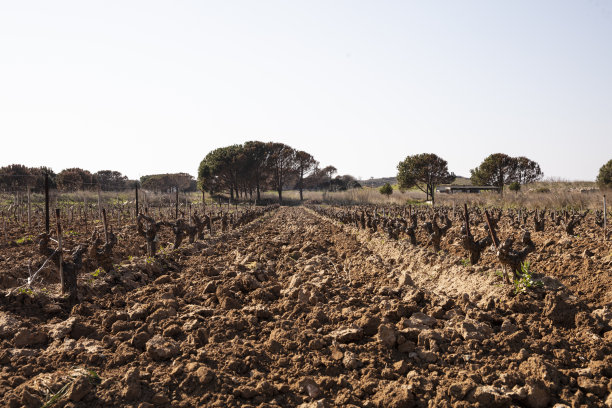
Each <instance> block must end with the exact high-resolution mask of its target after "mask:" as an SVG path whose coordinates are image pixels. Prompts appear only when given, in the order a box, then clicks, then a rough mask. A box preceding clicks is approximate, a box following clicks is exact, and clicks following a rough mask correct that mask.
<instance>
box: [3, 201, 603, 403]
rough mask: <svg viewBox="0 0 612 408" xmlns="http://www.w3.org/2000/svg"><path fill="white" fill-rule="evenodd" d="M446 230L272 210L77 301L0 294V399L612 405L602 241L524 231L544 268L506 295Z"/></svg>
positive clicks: (95, 280) (15, 255) (21, 253)
mask: <svg viewBox="0 0 612 408" xmlns="http://www.w3.org/2000/svg"><path fill="white" fill-rule="evenodd" d="M453 228H455V227H453ZM134 230H135V227H134ZM124 233H125V236H124V237H123V242H124V243H129V244H130V245H129V246H127V248H128V249H124V251H125V252H124V253H123V254H122V255H127V254H141V253H142V252H141V251H142V250H143V248H142V246H141V244H143V242H141V241H142V240H141V239H139V238H137V237H136V236H135V231H134V232H132V230H131V229H130V228H128V227H126V229H125V232H124ZM452 236H453V235H452V234H450V233H449V236H448V237H447V238H444V239H443V246H442V251H440V252H439V253H433V252H432V251H431V250H429V249H427V248H423V247H416V248H413V247H410V245H409V244H408V243H406V242H404V241H393V242H389V241H388V240H385V239H384V238H383V237H382V236H380V235H379V234H378V235H377V234H374V235H373V234H370V233H366V232H364V231H357V230H356V229H354V228H353V227H348V226H343V225H340V224H338V223H336V222H333V221H331V220H329V219H327V218H324V217H322V216H319V215H317V214H315V213H314V212H312V211H310V210H307V209H304V208H301V207H300V208H281V209H279V210H277V211H275V212H274V213H272V214H268V215H266V216H264V217H263V218H261V219H259V220H256V221H254V222H253V223H251V224H249V225H247V226H245V227H243V228H242V229H240V230H236V231H233V232H230V233H226V234H223V235H220V236H217V237H214V238H209V239H207V240H204V241H198V242H196V243H194V244H191V245H184V246H183V247H182V248H180V249H178V250H175V251H165V252H164V253H163V254H161V255H159V256H158V257H157V259H156V260H151V259H147V258H146V257H144V256H141V255H138V256H134V257H133V258H132V259H131V260H130V261H128V260H127V256H125V258H122V259H123V263H122V264H121V267H120V268H118V269H117V270H116V271H114V272H112V273H109V274H101V275H100V276H98V277H91V276H90V275H89V274H88V273H84V274H82V276H81V278H80V283H79V286H80V287H79V290H80V298H81V299H80V303H79V304H77V305H76V306H74V307H69V306H68V305H67V304H66V303H65V301H63V299H62V298H61V297H59V296H57V295H55V290H57V288H56V286H57V285H53V284H52V283H50V282H53V281H52V279H53V276H51V274H49V277H48V278H49V281H46V287H47V289H48V293H45V292H41V291H35V292H34V294H29V293H15V291H12V292H11V293H10V294H9V295H7V296H5V295H2V296H1V297H0V342H1V343H0V367H2V370H1V371H0V395H3V396H4V398H3V400H2V401H3V404H5V405H6V406H8V407H20V406H26V407H40V406H41V405H43V404H44V403H45V402H46V401H49V400H50V399H51V398H52V396H53V395H57V396H58V397H59V398H58V402H57V403H56V404H55V405H53V406H71V407H72V406H79V407H113V406H133V407H154V406H160V407H166V406H167V407H196V406H212V407H239V406H240V407H245V406H252V407H285V406H303V407H311V406H312V407H319V406H342V407H350V406H359V407H412V406H416V407H428V406H436V407H447V406H449V407H450V406H457V407H468V406H480V407H512V406H528V407H546V406H553V405H555V404H556V403H561V404H566V405H567V406H593V407H604V406H606V404H608V405H609V404H610V403H612V396H611V391H612V382H611V380H610V379H611V377H612V353H611V350H612V348H611V345H612V344H611V341H612V330H611V327H610V324H611V319H612V311H611V310H610V269H609V264H608V263H606V262H608V261H605V259H606V256H608V257H609V254H606V253H605V251H609V247H607V248H606V247H603V246H602V247H596V248H593V247H589V248H582V246H581V242H582V241H580V238H576V239H574V241H572V243H571V244H570V246H569V247H568V248H567V249H565V247H564V246H563V245H564V244H563V240H564V238H563V237H559V238H553V237H552V236H551V235H550V233H548V235H545V234H544V233H543V234H542V236H541V237H538V236H537V235H535V236H534V241H535V242H536V244H538V247H545V248H547V249H546V251H547V252H544V251H542V250H539V251H538V252H536V253H535V254H531V257H532V258H529V259H531V260H532V261H533V265H534V268H537V270H538V271H541V272H545V273H546V274H547V275H551V277H548V278H543V279H542V280H543V281H544V283H545V286H544V287H543V288H539V289H535V290H531V291H528V292H527V293H526V294H520V295H517V296H515V295H514V293H513V292H512V291H511V290H510V287H509V286H508V285H500V282H501V281H500V280H499V278H498V277H497V276H496V275H495V274H494V273H492V272H493V271H494V270H495V268H497V267H496V266H495V263H494V262H495V261H494V258H493V254H485V256H484V258H483V261H482V266H480V265H478V266H476V267H466V266H463V265H462V264H461V262H460V261H459V260H460V259H461V257H465V254H463V252H462V250H461V248H460V247H458V246H457V245H455V244H454V243H453V242H452V239H451V238H452ZM168 239H170V238H169V237H168ZM550 239H553V240H554V242H553V244H550V245H546V246H545V245H543V244H544V243H545V242H546V241H547V240H550ZM121 242H122V240H121V239H120V245H121ZM124 248H126V247H125V246H124ZM586 249H588V250H589V251H592V252H593V254H592V255H589V254H585V255H588V257H587V258H580V257H578V258H576V257H577V256H578V255H580V254H583V253H584V251H585V250H586ZM28 251H29V252H28ZM31 252H32V248H31V246H30V247H29V246H27V245H26V246H23V247H11V248H4V249H3V250H2V251H1V252H0V256H2V257H3V258H2V262H3V263H2V266H3V268H4V267H5V266H7V265H13V267H12V268H11V269H4V270H2V271H1V272H2V274H3V275H6V274H10V273H11V270H13V271H14V270H17V269H18V270H19V271H21V272H20V273H21V274H23V267H22V266H20V265H23V263H24V262H25V263H26V265H27V257H29V256H32V255H31ZM538 257H539V258H538ZM7 258H11V259H9V260H7ZM585 259H586V260H585ZM589 259H590V260H591V261H592V263H589ZM595 270H599V271H601V272H599V273H594V271H595ZM2 274H0V276H2ZM573 275H575V278H574V277H573ZM587 276H588V277H589V279H588V280H587V279H586V277H587ZM18 277H19V276H15V277H14V278H15V279H17V278H18ZM557 279H558V280H557ZM572 279H575V280H572ZM7 286H8V284H7V285H5V287H7ZM593 286H596V287H593ZM6 292H7V293H8V291H6ZM581 292H582V293H581ZM61 390H63V392H60V391H61Z"/></svg>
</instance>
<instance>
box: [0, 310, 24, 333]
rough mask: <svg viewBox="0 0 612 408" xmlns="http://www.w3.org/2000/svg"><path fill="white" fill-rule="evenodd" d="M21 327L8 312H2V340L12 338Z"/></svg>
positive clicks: (0, 315)
mask: <svg viewBox="0 0 612 408" xmlns="http://www.w3.org/2000/svg"><path fill="white" fill-rule="evenodd" d="M17 327H19V321H18V320H17V319H15V318H14V317H13V316H11V315H10V314H8V313H6V312H1V311H0V338H3V337H10V336H12V335H13V334H14V333H15V332H16V331H17Z"/></svg>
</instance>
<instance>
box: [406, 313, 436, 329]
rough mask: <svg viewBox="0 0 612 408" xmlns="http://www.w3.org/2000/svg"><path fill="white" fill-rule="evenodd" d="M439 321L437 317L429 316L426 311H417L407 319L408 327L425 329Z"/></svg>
mask: <svg viewBox="0 0 612 408" xmlns="http://www.w3.org/2000/svg"><path fill="white" fill-rule="evenodd" d="M436 323H437V320H436V318H434V317H431V316H427V315H426V314H425V313H421V312H415V313H413V314H412V316H410V319H408V320H407V321H405V325H406V327H414V328H417V329H424V328H428V327H431V326H433V325H435V324H436Z"/></svg>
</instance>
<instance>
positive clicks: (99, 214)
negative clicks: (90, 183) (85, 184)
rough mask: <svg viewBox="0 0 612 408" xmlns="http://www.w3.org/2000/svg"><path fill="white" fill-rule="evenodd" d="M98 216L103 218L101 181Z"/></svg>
mask: <svg viewBox="0 0 612 408" xmlns="http://www.w3.org/2000/svg"><path fill="white" fill-rule="evenodd" d="M98 218H102V193H101V192H100V183H98Z"/></svg>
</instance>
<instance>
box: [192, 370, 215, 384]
mask: <svg viewBox="0 0 612 408" xmlns="http://www.w3.org/2000/svg"><path fill="white" fill-rule="evenodd" d="M195 375H196V378H197V379H198V381H199V382H200V384H201V385H206V384H208V383H210V382H212V380H214V378H215V375H214V373H213V372H212V370H210V369H209V368H207V367H200V368H198V369H197V370H196V372H195Z"/></svg>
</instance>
